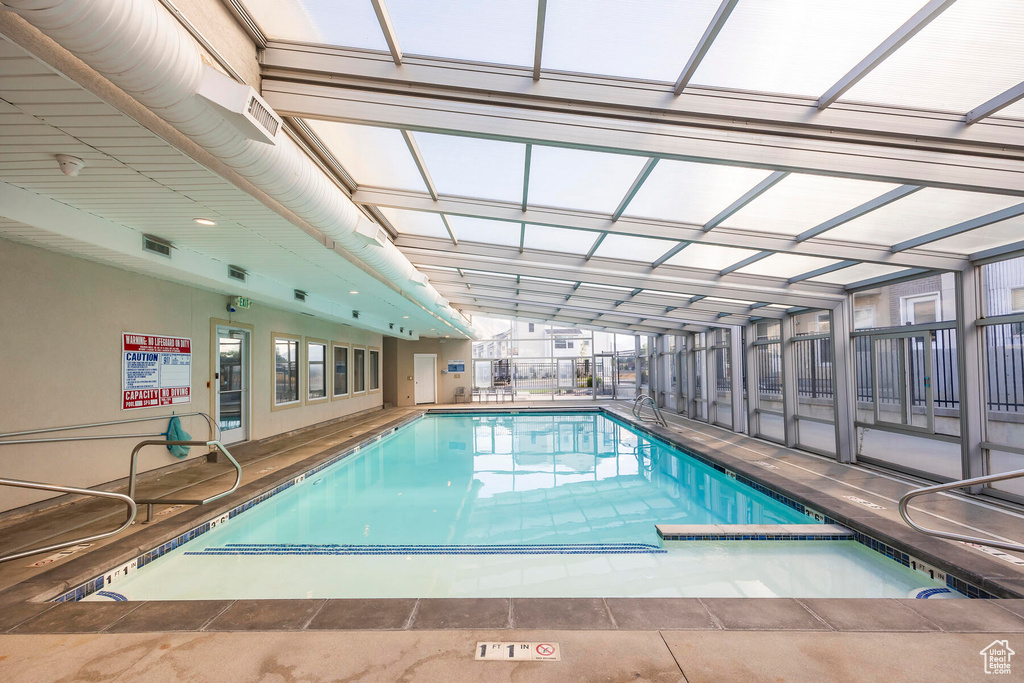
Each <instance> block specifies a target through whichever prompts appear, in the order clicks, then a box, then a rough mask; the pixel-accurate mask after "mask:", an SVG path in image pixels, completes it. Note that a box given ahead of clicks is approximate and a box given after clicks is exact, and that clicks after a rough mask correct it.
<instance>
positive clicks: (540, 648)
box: [537, 643, 555, 657]
mask: <svg viewBox="0 0 1024 683" xmlns="http://www.w3.org/2000/svg"><path fill="white" fill-rule="evenodd" d="M537 654H539V655H541V656H544V657H550V656H551V655H553V654H555V646H554V645H549V644H548V643H537Z"/></svg>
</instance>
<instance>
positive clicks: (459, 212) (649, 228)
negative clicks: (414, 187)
mask: <svg viewBox="0 0 1024 683" xmlns="http://www.w3.org/2000/svg"><path fill="white" fill-rule="evenodd" d="M352 199H353V201H355V202H356V203H359V204H370V205H373V206H383V207H389V208H395V209H409V210H412V211H428V212H432V213H445V214H449V215H456V216H468V217H472V218H490V219H495V220H505V221H511V222H515V223H520V222H522V223H531V224H535V225H547V226H551V227H557V228H570V229H576V230H590V231H594V232H607V233H609V234H617V235H635V236H637V237H651V238H655V239H664V240H671V242H666V247H667V246H668V245H669V244H670V243H677V242H679V241H685V242H693V243H695V244H716V245H720V246H724V247H738V248H741V249H754V250H756V251H777V252H787V253H793V254H801V255H804V256H820V257H822V258H837V259H844V260H846V259H854V260H857V261H866V262H870V263H882V264H886V265H896V266H906V267H910V268H918V267H919V268H934V269H939V270H962V269H964V268H966V267H968V265H969V264H968V262H967V259H966V258H965V257H964V256H963V255H955V254H954V255H946V254H941V253H937V252H928V251H925V252H922V251H918V250H908V251H904V252H900V253H899V254H894V253H892V251H890V250H889V249H888V248H887V247H884V246H879V245H870V244H863V243H858V242H849V241H839V240H828V239H807V240H804V241H802V242H797V241H796V240H795V239H794V238H793V236H792V235H780V234H773V233H768V232H758V231H756V230H742V229H735V228H726V227H719V228H717V229H715V230H712V231H710V232H705V231H704V229H703V226H701V225H699V224H695V223H679V222H672V221H657V220H649V219H639V218H631V217H628V216H627V217H623V218H620V219H619V220H617V221H615V222H612V220H611V217H610V216H608V215H607V214H597V213H590V212H586V211H572V210H569V209H549V208H543V207H536V206H534V207H530V208H529V209H527V210H526V211H525V212H524V211H523V210H522V207H521V206H520V205H519V202H501V201H496V200H488V199H466V198H462V197H439V198H438V200H437V201H434V200H433V199H431V198H430V196H429V195H427V194H426V193H424V192H410V191H405V190H381V189H377V188H366V187H364V188H359V189H358V190H356V192H355V193H353V195H352Z"/></svg>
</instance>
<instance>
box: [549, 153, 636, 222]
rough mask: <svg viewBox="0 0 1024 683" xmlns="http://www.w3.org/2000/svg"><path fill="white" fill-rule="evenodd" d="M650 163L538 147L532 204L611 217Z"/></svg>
mask: <svg viewBox="0 0 1024 683" xmlns="http://www.w3.org/2000/svg"><path fill="white" fill-rule="evenodd" d="M646 162H647V160H646V159H645V158H643V157H634V156H626V155H624V154H607V153H604V152H590V151H585V150H580V149H566V148H563V147H544V146H539V145H534V147H533V152H532V154H531V156H530V198H529V203H530V204H531V205H538V206H553V207H558V208H564V209H581V210H584V211H598V212H601V213H609V214H610V213H611V212H613V211H615V209H616V207H618V205H619V202H621V201H622V198H623V197H625V196H626V192H627V191H628V190H629V187H630V185H632V184H633V181H634V180H636V177H637V175H639V173H640V170H641V169H643V167H644V164H645V163H646Z"/></svg>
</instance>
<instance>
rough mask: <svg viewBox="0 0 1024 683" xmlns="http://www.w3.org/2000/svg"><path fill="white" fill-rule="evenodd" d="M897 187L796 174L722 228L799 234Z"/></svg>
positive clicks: (865, 181) (728, 221) (733, 216)
mask: <svg viewBox="0 0 1024 683" xmlns="http://www.w3.org/2000/svg"><path fill="white" fill-rule="evenodd" d="M896 187H898V186H897V185H892V184H889V183H876V182H871V181H869V180H849V179H847V178H830V177H828V176H815V175H805V174H800V173H794V174H790V175H788V176H786V177H785V178H783V179H782V180H781V181H779V183H778V184H777V185H775V186H774V187H773V188H771V189H770V190H768V191H767V192H765V193H764V194H762V195H761V196H760V197H758V198H757V199H755V200H754V201H752V202H750V203H749V204H747V205H746V206H745V207H743V208H742V209H740V210H739V211H737V212H736V213H734V214H733V215H732V216H729V217H728V218H727V219H725V221H724V222H723V223H722V225H725V226H728V227H730V228H744V229H747V230H757V231H759V232H777V233H780V234H784V235H798V234H800V233H801V232H803V231H804V230H807V229H809V228H813V227H814V226H816V225H820V224H821V223H823V222H824V221H827V220H828V219H830V218H835V217H836V216H838V215H839V214H841V213H843V212H844V211H849V210H850V209H852V208H854V207H855V206H859V205H860V204H863V203H864V202H866V201H868V200H870V199H874V198H875V197H878V196H879V195H882V194H885V193H886V192H888V191H889V190H892V189H895V188H896ZM723 208H724V207H723ZM824 235H825V236H831V233H824Z"/></svg>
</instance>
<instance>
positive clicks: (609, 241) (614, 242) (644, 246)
mask: <svg viewBox="0 0 1024 683" xmlns="http://www.w3.org/2000/svg"><path fill="white" fill-rule="evenodd" d="M673 245H675V242H672V241H670V240H657V239H650V238H647V237H636V236H634V235H608V236H606V237H605V238H604V240H603V241H602V242H601V246H599V247H598V248H597V251H596V252H594V256H600V257H603V258H614V259H625V260H627V261H644V262H646V263H650V262H652V261H654V260H655V259H656V258H658V257H659V256H661V255H662V254H664V253H665V252H666V251H668V250H669V249H671V248H672V247H673Z"/></svg>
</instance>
